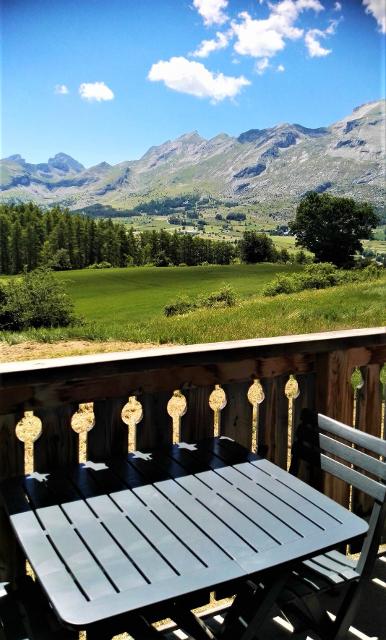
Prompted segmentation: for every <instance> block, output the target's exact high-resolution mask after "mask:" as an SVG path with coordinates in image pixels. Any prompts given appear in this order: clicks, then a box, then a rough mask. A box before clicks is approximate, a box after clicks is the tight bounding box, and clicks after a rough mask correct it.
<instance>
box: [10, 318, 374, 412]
mask: <svg viewBox="0 0 386 640" xmlns="http://www.w3.org/2000/svg"><path fill="white" fill-rule="evenodd" d="M347 349H350V350H352V352H353V356H355V358H354V359H355V361H356V364H357V365H358V366H363V365H366V364H371V363H374V362H377V363H379V362H384V361H385V360H386V329H384V328H381V329H358V330H355V331H332V332H328V333H324V334H306V335H304V336H284V337H278V338H264V339H258V340H241V341H234V342H225V343H214V344H207V345H190V346H186V347H171V348H168V349H149V350H143V351H136V352H128V353H124V354H122V353H119V354H101V355H98V356H78V357H73V358H57V359H53V360H51V361H44V360H43V361H32V362H24V363H23V362H22V363H20V362H19V363H6V364H3V365H0V389H2V390H3V391H4V392H6V393H2V394H0V413H13V412H15V411H17V410H20V408H23V409H24V410H26V409H35V408H37V407H41V406H58V405H60V404H67V403H69V402H76V403H82V402H89V401H90V400H95V399H98V398H113V397H120V396H125V395H127V390H128V389H131V393H133V394H135V395H136V394H137V392H140V391H141V392H143V393H152V392H155V391H166V390H168V389H170V388H181V389H183V388H185V387H191V386H201V385H215V384H229V383H232V382H237V381H239V382H242V381H247V380H250V381H251V382H252V380H253V379H254V378H255V377H272V376H277V375H281V374H285V373H295V374H296V373H307V372H308V371H313V370H314V369H315V357H316V354H322V353H325V354H326V353H328V352H331V351H337V350H340V351H345V350H347ZM354 352H355V353H354ZM96 371H97V372H98V374H97V375H96V374H95V372H96Z"/></svg>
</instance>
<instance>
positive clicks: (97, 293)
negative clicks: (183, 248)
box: [57, 264, 299, 327]
mask: <svg viewBox="0 0 386 640" xmlns="http://www.w3.org/2000/svg"><path fill="white" fill-rule="evenodd" d="M295 270H299V267H295V266H293V265H277V264H260V265H246V264H235V265H224V266H220V265H211V266H205V267H132V268H127V269H101V270H98V271H97V270H92V269H83V270H81V271H66V272H61V273H58V274H57V275H58V277H59V278H60V279H61V280H62V281H63V282H64V283H65V284H66V288H67V291H68V293H69V294H70V295H71V298H72V299H73V301H74V302H75V311H76V313H77V314H78V315H80V316H82V317H83V318H84V319H85V320H87V321H90V322H97V323H98V324H101V325H104V326H106V327H110V326H111V325H121V324H124V323H126V324H127V323H131V322H133V323H135V322H148V321H149V320H151V319H153V318H159V317H160V316H161V317H162V314H163V308H164V306H165V305H166V304H168V303H170V302H172V301H173V300H175V298H176V297H178V296H180V295H184V296H198V295H205V294H209V293H211V292H212V291H215V290H216V289H219V288H220V287H221V286H222V285H223V284H224V283H227V284H230V285H231V286H232V287H233V288H234V290H235V291H236V293H237V294H238V295H239V296H240V298H241V299H247V298H249V297H250V296H254V295H257V294H258V293H259V292H261V290H262V289H263V287H264V286H265V285H266V284H267V282H269V281H270V280H272V278H274V276H275V275H276V274H277V273H283V274H284V273H291V272H293V271H295Z"/></svg>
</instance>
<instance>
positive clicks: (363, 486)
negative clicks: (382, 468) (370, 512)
mask: <svg viewBox="0 0 386 640" xmlns="http://www.w3.org/2000/svg"><path fill="white" fill-rule="evenodd" d="M320 459H321V467H322V469H323V471H327V472H328V473H331V474H332V475H334V476H337V477H338V478H341V479H342V480H344V482H346V483H348V484H352V485H353V486H354V487H356V488H357V489H360V491H364V492H365V493H367V494H369V495H370V496H372V497H373V498H375V499H376V500H378V501H379V502H383V500H384V499H385V494H386V486H385V485H384V484H381V483H380V482H376V480H372V479H371V478H368V477H367V476H365V475H363V473H359V471H355V469H351V468H350V467H347V466H346V465H344V464H341V463H340V462H338V461H337V460H333V459H332V458H328V457H327V456H325V455H324V454H322V455H321V456H320Z"/></svg>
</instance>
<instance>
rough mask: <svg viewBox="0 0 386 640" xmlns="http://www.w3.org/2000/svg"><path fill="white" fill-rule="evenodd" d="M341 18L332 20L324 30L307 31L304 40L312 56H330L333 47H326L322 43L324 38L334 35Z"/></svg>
mask: <svg viewBox="0 0 386 640" xmlns="http://www.w3.org/2000/svg"><path fill="white" fill-rule="evenodd" d="M339 22H340V20H331V22H330V24H329V25H328V27H327V28H326V29H324V31H323V30H322V29H310V30H309V31H307V33H306V35H305V37H304V42H305V43H306V47H307V50H308V53H309V54H310V56H311V58H323V57H325V56H328V55H329V54H330V53H331V51H332V49H326V48H325V47H323V46H322V45H321V44H320V40H321V39H322V38H327V37H328V36H332V35H334V33H335V32H336V28H337V26H338V24H339Z"/></svg>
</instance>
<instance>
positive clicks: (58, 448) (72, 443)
mask: <svg viewBox="0 0 386 640" xmlns="http://www.w3.org/2000/svg"><path fill="white" fill-rule="evenodd" d="M77 409H78V407H77V406H75V405H73V404H68V405H65V406H60V407H55V408H52V407H48V408H41V409H39V410H37V411H36V413H35V415H36V416H37V417H38V418H40V420H41V421H42V434H41V436H40V437H39V438H38V439H37V440H36V442H35V444H34V468H35V471H39V472H41V473H46V472H48V471H52V470H53V469H57V468H58V467H64V466H67V465H70V464H75V463H76V462H78V436H77V434H76V433H75V432H74V431H73V430H72V428H71V418H72V415H73V414H74V413H75V411H76V410H77Z"/></svg>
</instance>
